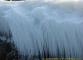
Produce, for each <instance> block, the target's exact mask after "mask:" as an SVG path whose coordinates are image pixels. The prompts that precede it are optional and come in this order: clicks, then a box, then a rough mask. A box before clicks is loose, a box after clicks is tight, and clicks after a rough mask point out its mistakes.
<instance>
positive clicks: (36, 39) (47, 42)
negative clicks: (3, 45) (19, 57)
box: [0, 1, 83, 58]
mask: <svg viewBox="0 0 83 60" xmlns="http://www.w3.org/2000/svg"><path fill="white" fill-rule="evenodd" d="M18 3H19V2H18ZM18 3H16V2H15V3H14V2H13V4H10V3H8V4H5V3H3V4H0V31H1V32H4V33H7V34H9V30H10V32H11V34H12V38H13V39H12V40H13V41H14V44H15V46H16V47H17V48H18V50H19V52H20V53H21V54H23V55H28V57H32V56H33V55H36V56H38V54H39V53H40V54H41V56H42V57H43V55H44V51H45V53H46V54H47V53H48V51H49V53H50V55H51V56H53V57H56V56H57V50H58V49H59V53H60V54H61V57H62V58H63V57H64V56H63V52H64V51H65V55H66V58H69V57H72V58H83V57H82V56H83V53H82V52H83V51H82V48H83V43H82V42H83V2H82V1H66V2H56V1H54V2H49V1H47V2H45V1H25V2H21V3H19V4H18ZM57 48H58V49H57Z"/></svg>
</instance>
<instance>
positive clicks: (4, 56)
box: [0, 40, 19, 60]
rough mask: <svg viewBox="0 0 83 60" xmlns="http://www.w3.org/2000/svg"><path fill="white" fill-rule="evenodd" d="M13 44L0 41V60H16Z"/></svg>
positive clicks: (16, 52)
mask: <svg viewBox="0 0 83 60" xmlns="http://www.w3.org/2000/svg"><path fill="white" fill-rule="evenodd" d="M12 46H13V44H11V43H8V42H5V41H2V40H0V60H13V59H15V60H18V56H19V55H18V51H17V50H16V49H15V47H12Z"/></svg>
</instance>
